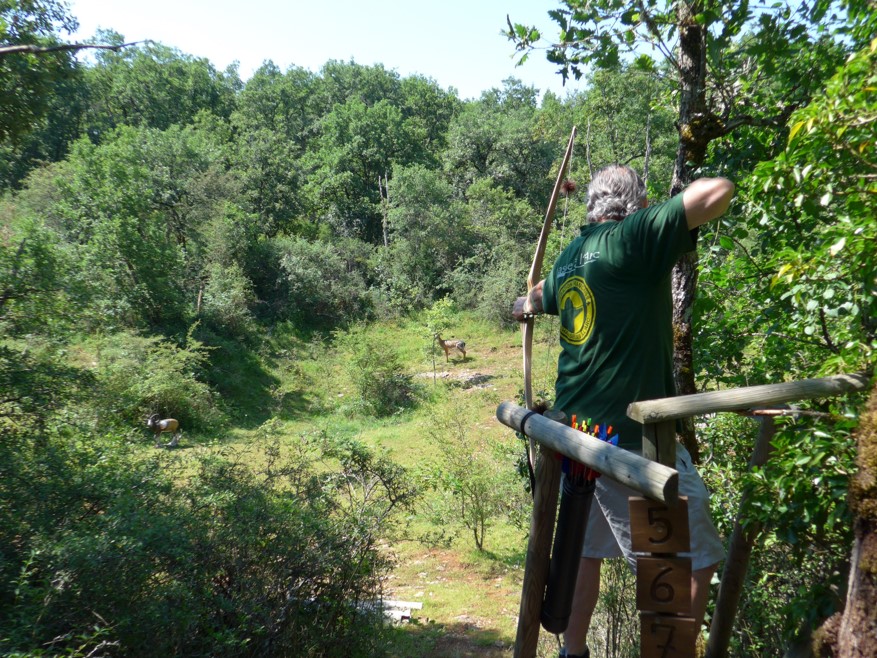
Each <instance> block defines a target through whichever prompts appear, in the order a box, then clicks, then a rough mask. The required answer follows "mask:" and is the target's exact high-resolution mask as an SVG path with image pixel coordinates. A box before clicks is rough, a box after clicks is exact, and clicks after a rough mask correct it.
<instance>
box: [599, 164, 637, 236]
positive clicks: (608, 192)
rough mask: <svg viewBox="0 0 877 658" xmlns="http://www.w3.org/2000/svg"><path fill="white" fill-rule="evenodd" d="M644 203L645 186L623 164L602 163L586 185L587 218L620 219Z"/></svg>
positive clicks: (631, 170) (632, 171) (634, 173)
mask: <svg viewBox="0 0 877 658" xmlns="http://www.w3.org/2000/svg"><path fill="white" fill-rule="evenodd" d="M645 203H646V186H645V183H643V181H642V179H641V178H640V177H639V174H637V173H636V172H635V171H634V170H633V169H631V168H630V167H628V166H627V165H619V164H614V165H609V166H608V167H603V168H602V169H600V170H599V171H598V172H597V173H596V174H594V178H593V179H592V180H591V184H590V185H588V221H589V222H592V223H593V222H600V221H604V220H607V219H612V220H615V221H620V220H622V219H624V218H625V217H627V216H628V215H629V214H630V213H632V212H634V211H636V210H639V209H640V208H642V207H643V206H644V205H645Z"/></svg>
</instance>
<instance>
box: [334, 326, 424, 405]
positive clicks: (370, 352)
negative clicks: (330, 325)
mask: <svg viewBox="0 0 877 658" xmlns="http://www.w3.org/2000/svg"><path fill="white" fill-rule="evenodd" d="M336 340H338V343H339V345H340V346H341V348H342V350H343V351H345V352H347V353H348V354H349V355H350V356H349V357H348V358H347V362H346V370H347V375H348V377H349V379H350V381H351V382H352V383H353V385H354V387H355V388H356V393H357V396H358V399H359V405H360V406H361V408H362V409H363V411H365V412H366V413H368V414H372V415H374V416H389V415H391V414H394V413H397V412H399V411H401V410H403V409H405V408H407V407H410V406H411V405H413V404H414V401H415V389H414V384H413V382H412V380H411V377H410V376H409V375H407V374H405V373H404V372H403V371H402V365H401V363H399V357H398V355H397V354H396V353H395V352H394V351H393V348H392V346H391V345H390V344H388V343H387V342H386V341H383V340H381V338H380V336H377V335H374V334H370V333H367V332H365V331H363V330H362V328H354V329H352V330H351V331H349V332H347V333H345V334H336Z"/></svg>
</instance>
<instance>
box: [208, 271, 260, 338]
mask: <svg viewBox="0 0 877 658" xmlns="http://www.w3.org/2000/svg"><path fill="white" fill-rule="evenodd" d="M207 271H208V274H209V278H208V279H207V284H206V285H205V287H204V299H203V306H202V309H203V313H204V316H205V317H206V318H207V319H208V320H209V321H210V322H211V323H212V324H214V325H216V326H217V327H220V328H223V329H225V330H226V331H229V332H231V333H232V334H233V335H247V334H249V333H250V332H251V331H252V330H253V328H254V326H253V325H254V322H253V314H252V312H251V311H250V309H251V308H252V307H253V305H254V304H255V303H256V295H255V293H254V292H253V284H252V283H251V282H250V280H249V279H247V277H246V275H245V274H244V271H243V270H242V269H241V266H240V265H238V264H237V263H232V264H231V265H230V266H228V267H223V266H221V265H219V264H218V263H213V264H211V265H210V266H209V267H208V268H207Z"/></svg>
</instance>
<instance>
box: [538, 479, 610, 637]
mask: <svg viewBox="0 0 877 658" xmlns="http://www.w3.org/2000/svg"><path fill="white" fill-rule="evenodd" d="M596 484H597V482H596V480H593V479H590V478H588V477H582V476H581V475H580V474H576V475H572V476H571V475H570V474H564V477H563V480H562V485H561V495H560V511H559V512H558V515H557V530H556V531H555V534H554V546H553V547H552V549H551V562H550V563H549V567H548V585H547V586H546V588H545V600H544V601H543V602H542V613H541V616H540V618H541V621H542V628H544V629H545V630H546V631H548V632H549V633H555V634H557V633H563V632H564V631H565V630H566V627H567V626H568V625H569V616H570V612H571V611H572V599H573V594H574V593H575V588H576V578H577V577H578V574H579V563H580V562H581V558H582V547H583V546H584V543H585V531H586V530H587V523H588V513H589V512H590V509H591V500H592V499H593V498H594V488H595V487H596Z"/></svg>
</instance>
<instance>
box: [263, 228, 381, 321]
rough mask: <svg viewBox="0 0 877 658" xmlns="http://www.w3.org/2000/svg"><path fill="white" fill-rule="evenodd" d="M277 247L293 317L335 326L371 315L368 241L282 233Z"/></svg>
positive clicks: (287, 308)
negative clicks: (325, 239)
mask: <svg viewBox="0 0 877 658" xmlns="http://www.w3.org/2000/svg"><path fill="white" fill-rule="evenodd" d="M275 248H276V250H277V257H278V259H279V262H280V268H281V271H282V280H281V281H280V282H279V283H280V284H282V286H283V287H284V288H285V290H286V291H287V298H286V300H285V306H286V311H287V314H288V315H289V316H290V317H292V318H293V319H295V320H297V321H298V322H299V323H301V324H302V325H303V326H308V327H336V326H339V325H346V324H348V323H351V322H359V321H361V320H363V319H366V318H368V317H369V315H370V313H371V309H370V305H369V297H368V294H367V290H366V284H365V278H364V276H363V270H364V267H365V266H364V265H363V263H364V262H365V259H366V253H365V252H366V249H367V248H366V246H365V245H364V244H363V243H361V242H359V241H357V240H352V239H349V240H346V241H344V243H343V244H339V243H337V242H332V243H329V242H308V241H307V240H304V239H301V238H282V239H278V240H276V241H275Z"/></svg>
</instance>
